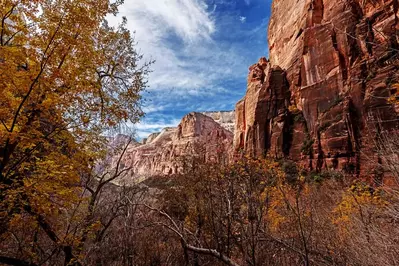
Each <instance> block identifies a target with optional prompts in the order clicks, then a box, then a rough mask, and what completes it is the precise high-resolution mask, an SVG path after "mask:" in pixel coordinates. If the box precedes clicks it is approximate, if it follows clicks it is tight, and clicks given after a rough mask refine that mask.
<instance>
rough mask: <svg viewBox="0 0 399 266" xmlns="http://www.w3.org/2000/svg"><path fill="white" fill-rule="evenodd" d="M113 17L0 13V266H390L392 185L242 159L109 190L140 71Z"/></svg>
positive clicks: (62, 4) (394, 249)
mask: <svg viewBox="0 0 399 266" xmlns="http://www.w3.org/2000/svg"><path fill="white" fill-rule="evenodd" d="M120 4H122V1H119V0H118V1H116V2H113V3H111V2H109V1H98V0H74V1H69V0H33V1H32V0H1V6H0V21H1V23H0V25H1V26H0V265H18V266H19V265H30V266H39V265H52V266H53V265H55V266H56V265H64V266H67V265H68V266H72V265H73V266H77V265H98V266H99V265H110V266H111V265H126V266H133V265H143V266H144V265H153V266H157V265H159V266H161V265H162V266H166V265H171V266H172V265H173V266H175V265H196V266H197V265H198V266H199V265H253V266H255V265H359V266H360V265H362V266H363V265H370V266H371V265H399V226H398V222H399V220H398V219H399V191H398V189H397V186H384V185H383V184H382V183H381V182H370V181H368V182H365V180H362V179H357V178H355V177H353V176H349V175H345V173H341V172H336V171H333V170H326V171H324V172H315V173H313V172H306V171H304V170H303V169H299V168H298V167H297V166H296V164H295V163H293V162H290V161H275V160H272V159H268V158H262V159H261V158H258V159H257V158H251V157H246V156H243V157H242V158H241V159H239V160H237V161H235V162H234V163H232V164H230V165H221V164H204V163H202V162H201V161H200V160H197V159H195V158H191V159H190V158H187V159H186V160H184V161H183V163H184V167H182V169H183V172H182V173H180V174H177V175H174V176H170V177H153V178H150V179H148V180H146V181H144V182H143V183H140V184H137V185H132V186H123V185H115V184H114V181H116V180H119V179H123V177H124V175H125V174H126V173H127V172H128V171H129V170H130V169H129V168H125V167H124V166H123V165H122V164H121V161H122V158H123V156H124V155H125V153H126V149H127V147H128V145H129V141H128V142H127V143H122V145H120V147H119V145H118V147H114V146H112V147H110V146H109V142H108V141H107V138H106V137H104V136H106V134H107V133H109V132H112V131H113V130H115V129H117V128H118V127H119V126H120V125H121V124H123V123H125V122H127V121H130V122H132V123H135V122H137V121H138V120H139V119H140V117H141V116H142V115H143V112H142V110H141V108H140V103H141V96H140V93H141V92H142V91H143V90H144V89H145V88H146V86H147V77H148V73H149V71H150V65H151V63H152V62H142V55H140V54H139V53H137V51H136V50H135V49H134V44H135V42H134V40H133V38H132V36H131V35H130V33H129V31H128V30H127V29H126V21H125V20H123V22H122V24H121V25H120V26H118V27H110V26H109V25H108V24H107V23H106V21H105V18H106V16H109V15H113V14H116V12H117V9H118V6H119V5H120ZM383 140H384V142H383V143H382V144H381V145H379V147H381V149H380V150H378V151H376V152H379V153H381V156H380V158H381V165H383V167H385V168H384V171H386V172H388V173H390V175H391V176H392V180H394V183H395V184H397V182H398V181H399V171H398V170H399V169H398V166H397V165H398V164H397V158H398V157H397V151H398V150H399V145H398V142H397V141H396V142H395V140H393V139H392V137H389V138H387V139H383ZM113 155H115V156H116V157H113V158H119V159H117V160H116V161H113V162H112V168H111V167H110V166H109V164H111V163H110V156H113ZM118 156H119V157H118ZM99 162H102V163H101V164H100V163H99Z"/></svg>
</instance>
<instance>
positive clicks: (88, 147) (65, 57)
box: [0, 0, 151, 265]
mask: <svg viewBox="0 0 399 266" xmlns="http://www.w3.org/2000/svg"><path fill="white" fill-rule="evenodd" d="M121 3H122V1H116V2H110V1H106V0H104V1H97V0H78V1H69V0H51V1H47V0H35V1H31V0H1V5H0V20H1V24H0V243H2V244H3V243H9V242H10V241H12V238H13V236H12V234H10V232H11V231H12V230H13V229H15V228H18V227H21V225H24V226H25V228H26V227H28V228H29V227H31V228H37V230H39V231H41V232H43V233H44V234H45V235H46V236H47V240H48V241H49V242H51V246H52V247H53V251H52V252H51V253H50V254H49V256H53V255H54V254H56V253H57V254H58V253H59V252H61V253H62V254H64V264H65V265H71V264H73V263H75V264H76V263H77V264H79V258H78V255H79V253H80V252H79V251H75V250H74V247H79V246H81V245H82V244H81V243H79V241H80V240H81V239H80V240H79V239H78V240H76V239H69V237H68V236H63V237H61V236H59V235H58V230H59V229H60V228H61V227H62V221H60V220H62V219H60V216H61V214H62V213H63V212H64V210H65V209H69V208H71V207H72V206H74V204H75V203H78V202H79V201H80V200H81V198H80V195H81V193H82V190H84V189H87V188H85V187H82V186H81V180H82V178H83V177H85V176H89V175H90V174H91V173H92V171H93V169H94V168H95V167H94V165H95V163H96V162H97V161H98V160H100V159H101V158H103V157H104V156H105V153H104V150H105V148H106V145H105V143H106V138H105V137H104V136H105V133H107V132H109V131H110V130H112V129H114V128H116V127H118V125H120V124H121V123H123V122H127V121H131V122H133V123H134V122H137V121H138V119H139V118H140V117H141V116H142V115H143V113H142V111H141V109H140V100H141V97H140V92H141V91H142V90H143V89H144V88H145V87H146V84H147V79H146V78H147V74H148V72H149V68H148V67H149V65H150V63H151V62H149V63H140V60H141V59H142V56H141V55H140V54H138V53H137V52H136V50H135V49H134V44H135V43H134V40H133V39H132V37H131V35H130V33H129V31H128V30H127V29H126V21H125V20H124V21H123V23H122V24H121V25H120V26H118V27H117V28H114V27H110V26H109V25H108V24H107V22H106V20H105V18H106V16H107V15H112V14H116V12H117V8H118V6H119V5H120V4H121ZM37 241H38V240H37ZM75 241H76V242H77V243H75ZM71 243H72V244H71ZM1 250H2V251H3V250H5V248H4V246H3V245H2V248H1ZM7 254H10V253H9V252H7ZM7 254H3V253H0V263H6V264H11V265H40V264H43V263H45V262H43V261H39V260H38V258H37V256H36V254H37V252H35V251H34V250H31V251H30V254H25V255H26V256H24V257H25V258H26V260H23V259H21V258H17V257H8V256H7Z"/></svg>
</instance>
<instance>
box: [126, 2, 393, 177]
mask: <svg viewBox="0 0 399 266" xmlns="http://www.w3.org/2000/svg"><path fill="white" fill-rule="evenodd" d="M265 8H267V7H266V6H265ZM398 8H399V4H398V1H397V0H394V1H387V0H373V1H371V0H278V1H277V0H275V1H273V4H272V15H271V18H270V23H269V28H268V43H269V50H270V52H269V59H266V58H261V59H260V60H259V61H258V62H257V63H256V64H254V65H253V66H251V67H250V68H249V76H248V85H247V91H246V94H245V96H244V98H243V99H242V100H240V101H239V102H238V103H237V105H236V108H235V111H234V112H233V111H232V112H210V113H190V114H189V115H187V116H185V117H184V118H183V120H182V121H181V123H180V125H179V126H178V127H177V128H168V129H164V130H163V131H162V132H160V133H156V134H153V135H150V136H149V137H148V138H147V139H146V140H145V141H144V142H143V143H142V144H138V143H135V144H132V145H131V147H129V149H128V152H127V155H126V158H125V159H124V160H125V162H124V164H126V165H130V166H132V173H131V176H132V177H134V176H136V175H137V176H142V175H146V176H148V175H155V174H164V175H167V174H173V173H176V172H178V171H179V167H181V166H180V165H179V164H178V163H176V162H177V161H178V160H179V158H181V157H183V156H185V155H189V154H191V155H197V156H202V157H203V158H202V159H203V160H204V161H215V160H216V161H217V160H220V158H222V157H223V156H220V155H221V154H224V155H225V156H224V158H226V157H227V158H232V157H233V155H234V154H236V153H237V152H238V151H240V152H244V153H248V154H250V155H253V156H263V155H265V154H269V155H270V156H273V157H275V158H286V159H290V160H293V161H296V162H297V163H298V164H299V165H301V166H302V167H304V168H306V169H309V170H322V169H331V168H333V169H338V170H342V171H347V172H349V173H353V174H356V175H360V174H361V173H369V172H372V171H373V170H374V169H375V168H376V164H378V163H379V162H380V158H379V155H378V152H376V150H377V145H378V142H379V140H380V139H381V136H382V135H383V134H391V136H397V129H398V111H399V110H397V109H396V108H395V106H394V105H392V104H390V103H389V102H388V100H387V99H388V98H390V97H391V96H392V95H394V94H396V93H397V92H396V90H395V89H394V88H393V86H392V85H393V84H395V83H398V81H399V71H398V68H399V59H398V56H399V54H398V53H399V12H398ZM265 30H266V29H265ZM265 45H266V44H265Z"/></svg>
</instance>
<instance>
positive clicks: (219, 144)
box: [113, 113, 233, 183]
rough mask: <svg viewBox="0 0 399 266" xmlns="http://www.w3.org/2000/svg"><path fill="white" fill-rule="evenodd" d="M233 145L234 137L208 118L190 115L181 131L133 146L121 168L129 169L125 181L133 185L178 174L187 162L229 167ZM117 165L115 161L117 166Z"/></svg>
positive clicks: (165, 131) (168, 130) (167, 130)
mask: <svg viewBox="0 0 399 266" xmlns="http://www.w3.org/2000/svg"><path fill="white" fill-rule="evenodd" d="M232 143H233V133H232V132H230V131H228V130H226V129H225V128H224V127H223V126H222V125H221V124H219V123H217V122H215V120H213V119H212V118H211V117H209V116H206V115H204V114H201V113H190V114H188V115H186V116H185V117H184V118H183V119H182V120H181V122H180V124H179V125H178V127H176V128H165V129H163V130H162V131H161V132H160V133H155V134H152V135H150V136H149V137H148V138H147V139H146V140H145V141H144V144H137V143H132V145H130V146H129V147H128V148H127V150H126V153H125V155H124V156H123V158H122V162H121V167H122V168H123V169H129V171H128V174H127V176H126V177H125V178H124V180H122V181H126V182H128V183H131V182H138V181H141V180H143V179H145V178H147V177H152V176H165V175H171V174H175V173H178V172H180V171H181V170H182V167H183V164H184V163H185V160H186V159H190V160H191V159H192V158H195V159H196V160H199V161H201V162H214V163H222V162H226V163H227V161H228V155H229V154H231V151H232ZM116 161H117V158H116V157H115V158H114V160H113V163H114V164H115V163H116ZM119 182H121V181H119Z"/></svg>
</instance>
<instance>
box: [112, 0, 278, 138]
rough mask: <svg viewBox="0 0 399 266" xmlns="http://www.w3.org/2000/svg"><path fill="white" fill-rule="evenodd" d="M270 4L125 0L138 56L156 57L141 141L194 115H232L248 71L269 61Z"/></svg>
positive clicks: (264, 0) (237, 0)
mask: <svg viewBox="0 0 399 266" xmlns="http://www.w3.org/2000/svg"><path fill="white" fill-rule="evenodd" d="M270 7H271V0H125V3H124V5H123V6H122V7H121V8H120V14H119V15H118V17H116V18H110V20H111V23H115V22H116V21H118V20H120V18H121V16H125V17H126V18H127V19H128V27H129V29H130V30H131V31H132V32H135V39H136V41H137V42H138V44H137V48H138V50H139V51H140V52H141V53H143V54H144V57H145V59H146V60H149V59H154V60H156V62H155V64H154V65H153V67H152V70H153V72H152V73H151V75H150V77H149V86H150V87H149V88H148V90H147V92H145V93H144V94H143V96H144V108H143V109H144V111H145V112H146V116H145V118H144V119H143V120H142V122H141V123H139V124H137V125H135V127H136V130H137V135H138V137H139V138H143V137H146V136H147V135H148V134H150V133H152V132H155V131H160V130H161V129H162V128H164V127H169V126H176V125H177V124H178V123H179V122H180V120H181V118H182V117H183V116H184V115H185V114H187V113H189V112H191V111H217V110H233V109H234V106H235V103H236V102H237V101H238V100H239V99H241V98H242V97H243V96H244V94H245V90H246V78H247V74H248V67H249V66H250V65H252V64H254V63H256V62H257V60H258V59H259V57H261V56H267V41H266V30H267V23H268V21H269V16H270Z"/></svg>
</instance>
